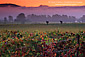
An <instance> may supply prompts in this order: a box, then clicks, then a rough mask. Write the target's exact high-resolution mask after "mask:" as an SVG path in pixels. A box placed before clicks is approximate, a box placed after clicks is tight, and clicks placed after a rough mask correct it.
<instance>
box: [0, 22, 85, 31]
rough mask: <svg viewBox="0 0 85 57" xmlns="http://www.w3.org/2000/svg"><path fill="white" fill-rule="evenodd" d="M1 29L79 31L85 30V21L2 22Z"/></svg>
mask: <svg viewBox="0 0 85 57" xmlns="http://www.w3.org/2000/svg"><path fill="white" fill-rule="evenodd" d="M0 30H20V31H22V30H23V31H29V32H33V31H36V30H37V31H54V30H60V31H62V32H66V31H70V32H79V31H81V30H82V31H85V23H68V24H48V25H46V24H0Z"/></svg>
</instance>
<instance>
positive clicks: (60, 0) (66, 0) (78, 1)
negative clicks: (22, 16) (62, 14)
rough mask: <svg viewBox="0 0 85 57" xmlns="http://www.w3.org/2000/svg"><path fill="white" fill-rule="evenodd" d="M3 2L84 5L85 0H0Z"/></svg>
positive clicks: (35, 4) (0, 2) (22, 4)
mask: <svg viewBox="0 0 85 57" xmlns="http://www.w3.org/2000/svg"><path fill="white" fill-rule="evenodd" d="M2 3H13V4H17V5H20V6H26V7H30V6H32V7H36V6H39V5H48V6H83V5H85V0H0V4H2Z"/></svg>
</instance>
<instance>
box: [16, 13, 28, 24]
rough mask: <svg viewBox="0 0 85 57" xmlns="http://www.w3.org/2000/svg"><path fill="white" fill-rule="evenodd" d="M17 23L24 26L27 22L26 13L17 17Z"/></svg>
mask: <svg viewBox="0 0 85 57" xmlns="http://www.w3.org/2000/svg"><path fill="white" fill-rule="evenodd" d="M16 21H17V22H21V23H22V24H24V23H25V21H26V17H25V14H24V13H20V14H19V15H18V16H17V18H16Z"/></svg>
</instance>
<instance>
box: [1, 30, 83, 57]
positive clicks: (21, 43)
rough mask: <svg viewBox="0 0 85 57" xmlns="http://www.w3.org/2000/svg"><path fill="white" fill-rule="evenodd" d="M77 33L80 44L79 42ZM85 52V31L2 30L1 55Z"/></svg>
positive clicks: (51, 56) (63, 56)
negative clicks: (78, 37)
mask: <svg viewBox="0 0 85 57" xmlns="http://www.w3.org/2000/svg"><path fill="white" fill-rule="evenodd" d="M77 35H79V36H80V39H79V41H80V44H77V37H76V36H77ZM78 47H79V50H78V51H79V56H83V55H84V53H85V32H84V31H79V32H78V33H72V32H60V31H51V32H49V31H46V32H39V31H34V32H31V33H29V32H28V31H26V32H24V31H8V30H4V31H0V57H22V56H23V57H75V56H77V48H78Z"/></svg>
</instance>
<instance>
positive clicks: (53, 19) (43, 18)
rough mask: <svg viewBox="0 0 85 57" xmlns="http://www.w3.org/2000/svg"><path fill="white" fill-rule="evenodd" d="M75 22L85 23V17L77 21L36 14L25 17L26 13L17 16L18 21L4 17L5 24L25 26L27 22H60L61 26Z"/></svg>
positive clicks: (65, 17) (63, 17) (68, 17)
mask: <svg viewBox="0 0 85 57" xmlns="http://www.w3.org/2000/svg"><path fill="white" fill-rule="evenodd" d="M75 21H77V22H85V15H83V16H82V17H81V18H79V19H77V18H76V17H75V16H67V15H59V14H55V15H52V16H50V15H35V14H30V15H27V17H26V16H25V14H24V13H20V14H18V16H16V19H14V18H13V16H8V18H7V17H4V20H3V23H4V24H7V23H21V24H25V22H46V23H47V24H48V23H49V22H60V23H61V24H62V23H63V22H72V23H74V22H75Z"/></svg>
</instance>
